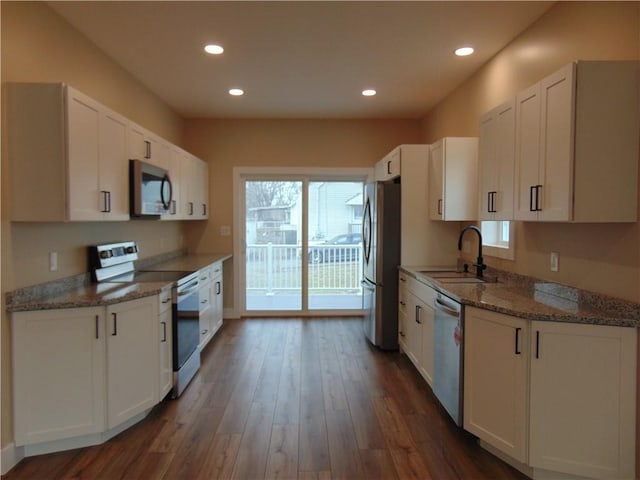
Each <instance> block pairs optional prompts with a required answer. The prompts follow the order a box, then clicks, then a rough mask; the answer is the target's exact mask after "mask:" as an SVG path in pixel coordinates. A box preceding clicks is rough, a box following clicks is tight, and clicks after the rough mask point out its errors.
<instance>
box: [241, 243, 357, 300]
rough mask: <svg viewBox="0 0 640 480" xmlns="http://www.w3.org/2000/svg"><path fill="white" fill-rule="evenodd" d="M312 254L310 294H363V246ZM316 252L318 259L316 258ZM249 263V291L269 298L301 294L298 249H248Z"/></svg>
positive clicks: (328, 248) (271, 246)
mask: <svg viewBox="0 0 640 480" xmlns="http://www.w3.org/2000/svg"><path fill="white" fill-rule="evenodd" d="M309 251H310V255H309V257H310V258H311V260H309V261H310V263H309V265H308V277H309V291H310V292H311V291H313V292H315V293H321V292H322V293H331V294H336V293H345V294H353V293H354V292H356V291H357V292H359V291H360V280H361V276H362V255H361V246H360V245H348V246H344V245H342V246H338V245H313V246H310V247H309ZM313 252H316V253H317V254H319V255H316V256H315V258H314V256H313V255H312V253H313ZM246 259H247V265H246V284H247V291H251V292H252V293H254V294H255V293H260V292H262V293H264V294H265V295H269V294H274V293H278V292H282V293H286V292H290V291H297V290H300V288H301V281H302V274H301V272H302V261H303V259H302V249H301V248H300V247H299V246H296V245H275V244H266V245H247V254H246Z"/></svg>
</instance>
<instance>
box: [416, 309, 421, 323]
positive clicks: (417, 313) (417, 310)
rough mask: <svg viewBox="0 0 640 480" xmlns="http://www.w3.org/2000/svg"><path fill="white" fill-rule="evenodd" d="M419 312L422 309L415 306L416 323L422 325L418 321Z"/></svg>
mask: <svg viewBox="0 0 640 480" xmlns="http://www.w3.org/2000/svg"><path fill="white" fill-rule="evenodd" d="M420 310H422V308H420V305H416V323H419V324H420V325H422V322H421V321H420Z"/></svg>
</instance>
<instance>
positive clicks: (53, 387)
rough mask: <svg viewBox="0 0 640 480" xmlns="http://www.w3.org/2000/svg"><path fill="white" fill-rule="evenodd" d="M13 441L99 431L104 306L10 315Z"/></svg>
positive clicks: (102, 415)
mask: <svg viewBox="0 0 640 480" xmlns="http://www.w3.org/2000/svg"><path fill="white" fill-rule="evenodd" d="M12 320H13V381H14V400H15V401H14V404H13V408H14V421H15V425H14V433H15V442H16V445H29V444H35V443H40V442H48V441H53V440H61V439H65V438H71V437H76V436H80V435H88V434H94V433H99V432H101V431H103V430H104V418H105V410H104V409H105V404H104V391H105V385H104V364H105V335H104V309H102V308H76V309H66V310H49V311H38V312H20V313H14V314H12Z"/></svg>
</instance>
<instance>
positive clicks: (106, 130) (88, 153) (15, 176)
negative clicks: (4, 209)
mask: <svg viewBox="0 0 640 480" xmlns="http://www.w3.org/2000/svg"><path fill="white" fill-rule="evenodd" d="M7 139H8V141H7V145H8V147H7V152H8V157H9V162H10V165H11V167H10V178H11V180H10V189H9V190H10V198H11V202H10V203H11V206H10V209H11V220H12V221H17V222H68V221H82V222H84V221H107V220H112V221H123V220H129V208H130V207H129V160H130V159H137V160H142V161H144V162H147V163H150V164H152V165H155V166H158V167H160V168H163V169H165V170H168V172H169V178H170V179H171V180H172V189H173V192H172V195H173V198H172V202H171V206H170V210H169V214H168V215H164V216H163V220H184V219H198V220H201V219H206V218H208V215H209V204H208V198H209V183H208V182H209V175H208V165H207V164H206V163H205V162H203V161H202V160H200V159H197V158H195V157H194V156H193V155H191V154H190V153H188V152H185V151H184V150H182V149H181V148H179V147H177V146H175V145H172V144H170V143H169V142H167V141H166V140H163V139H162V138H160V137H158V136H157V135H155V134H153V133H151V132H149V131H148V130H146V129H144V128H143V127H141V126H139V125H136V124H135V123H133V122H130V121H129V120H128V119H126V118H125V117H123V116H121V115H119V114H117V113H116V112H114V111H112V110H110V109H109V108H107V107H105V106H104V105H102V104H100V103H99V102H96V101H95V100H93V99H91V98H89V97H88V96H86V95H84V94H82V93H80V92H78V91H77V90H75V89H74V88H72V87H70V86H68V85H65V84H62V83H52V84H47V83H9V84H8V87H7Z"/></svg>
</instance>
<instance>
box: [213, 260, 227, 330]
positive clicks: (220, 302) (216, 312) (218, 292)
mask: <svg viewBox="0 0 640 480" xmlns="http://www.w3.org/2000/svg"><path fill="white" fill-rule="evenodd" d="M222 280H223V275H222V262H218V263H214V264H213V265H212V266H211V287H210V288H211V295H210V296H211V303H212V306H211V308H212V310H213V316H212V320H211V331H212V335H215V333H216V332H217V331H218V330H220V327H221V326H222V322H223V314H224V290H223V282H222Z"/></svg>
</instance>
